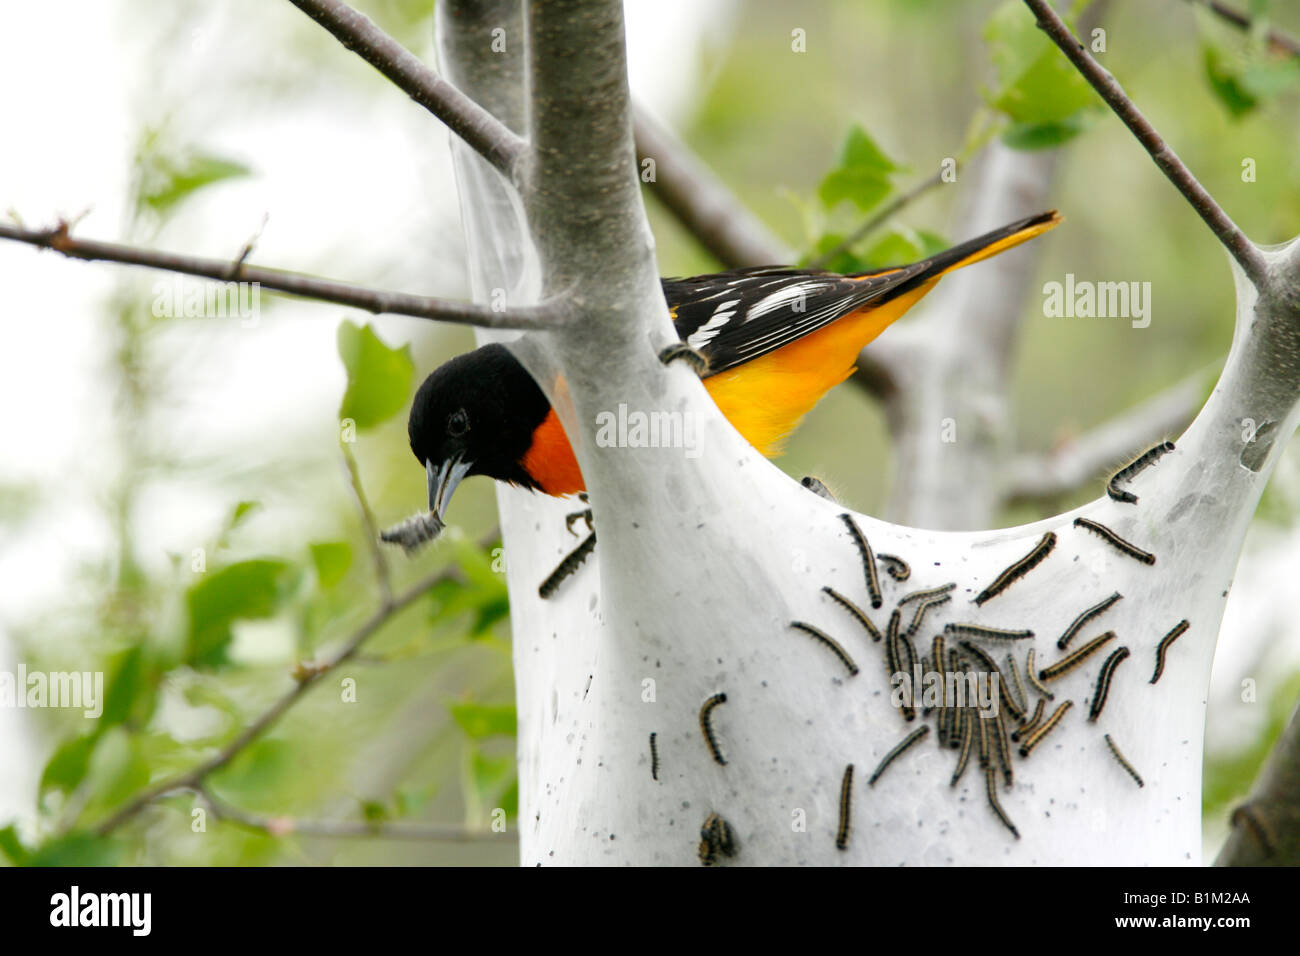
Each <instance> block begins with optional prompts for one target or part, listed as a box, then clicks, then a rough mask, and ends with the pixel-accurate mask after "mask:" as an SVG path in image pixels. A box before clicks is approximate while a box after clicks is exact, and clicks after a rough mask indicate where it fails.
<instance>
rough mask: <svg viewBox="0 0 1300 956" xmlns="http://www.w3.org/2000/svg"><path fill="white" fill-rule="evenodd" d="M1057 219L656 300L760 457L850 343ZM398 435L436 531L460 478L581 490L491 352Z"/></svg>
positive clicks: (446, 371) (460, 371)
mask: <svg viewBox="0 0 1300 956" xmlns="http://www.w3.org/2000/svg"><path fill="white" fill-rule="evenodd" d="M1060 221H1061V217H1060V216H1059V215H1058V214H1057V213H1056V212H1055V211H1052V212H1047V213H1042V214H1041V215H1037V216H1031V217H1029V218H1027V219H1022V220H1020V221H1018V222H1013V223H1011V224H1010V225H1007V226H1003V227H1002V228H1001V229H995V230H994V231H992V232H989V233H986V234H984V235H982V236H979V237H978V238H975V239H971V240H969V241H968V242H964V243H962V244H961V245H958V246H954V247H953V248H951V249H948V250H946V251H944V252H941V253H939V254H938V255H935V256H931V257H930V258H928V259H923V260H921V261H920V262H917V263H914V264H912V265H908V266H900V267H896V268H891V269H881V270H877V271H874V272H862V273H857V274H854V275H840V274H838V273H834V272H818V271H812V270H806V269H794V268H789V267H785V266H766V267H761V268H753V269H736V270H734V271H731V272H720V273H715V274H711V275H701V276H693V277H691V278H686V279H664V280H663V291H664V298H665V299H666V300H667V302H668V309H669V313H670V315H671V316H672V319H673V325H674V327H675V328H676V330H677V334H678V336H679V337H680V338H681V340H682V342H683V343H684V344H685V345H686V346H688V347H689V348H690V349H692V350H693V351H694V352H696V353H699V354H700V355H701V356H702V357H703V359H704V361H705V363H707V364H706V367H704V368H703V369H702V373H701V374H702V377H703V378H704V386H705V388H706V389H708V391H709V394H710V395H711V396H712V397H713V400H714V401H715V402H716V403H717V405H718V408H719V410H720V411H721V412H722V413H723V414H724V415H725V416H726V417H727V419H728V420H729V421H730V422H731V423H732V425H734V426H735V427H736V430H737V431H739V432H740V434H742V435H743V436H744V437H745V438H746V439H747V440H748V441H749V442H750V443H751V444H752V445H754V447H755V448H757V449H758V450H759V451H760V452H762V453H763V454H764V455H765V456H767V457H769V458H771V457H775V456H776V455H779V454H780V452H781V445H782V442H783V441H784V439H785V438H786V437H788V436H789V434H790V433H791V432H793V431H794V429H795V428H796V427H797V426H798V425H799V422H800V420H801V419H802V418H803V417H804V415H806V414H807V413H808V412H809V411H810V410H811V409H812V407H813V406H814V405H816V404H817V402H818V401H819V400H820V399H821V397H822V396H823V395H825V394H826V393H827V392H828V391H829V390H830V389H831V388H833V387H834V386H836V385H838V384H840V382H843V381H844V380H845V379H846V378H848V377H849V376H850V375H851V374H853V371H854V361H855V360H856V358H857V356H858V353H859V352H860V351H861V350H862V349H863V347H864V346H866V345H867V343H869V342H871V341H872V339H874V338H875V337H876V336H877V335H879V334H880V333H881V332H882V331H884V329H885V328H887V327H888V326H889V325H890V324H891V323H892V322H894V320H895V319H897V318H899V317H900V316H902V315H903V313H904V312H906V311H907V310H908V309H909V308H911V307H912V306H913V305H914V304H915V303H916V302H917V301H918V300H920V298H921V297H922V296H924V295H925V294H926V293H927V292H929V291H930V289H932V288H933V287H934V285H935V283H936V282H938V281H939V279H940V278H941V277H942V276H944V275H945V274H947V273H948V272H951V271H952V270H953V269H959V268H961V267H962V266H966V265H970V264H971V263H973V262H979V261H980V260H981V259H986V258H988V257H989V256H994V255H997V254H998V253H999V252H1002V251H1004V250H1006V249H1010V248H1011V247H1012V246H1016V245H1019V244H1020V243H1022V242H1025V241H1026V240H1028V239H1032V238H1034V237H1035V236H1037V235H1040V234H1041V233H1044V232H1046V231H1047V230H1049V229H1052V228H1053V227H1055V226H1056V225H1057V224H1058V223H1059V222H1060ZM408 431H409V434H410V439H411V451H413V452H414V453H415V457H416V458H417V459H418V460H419V461H420V463H421V464H423V465H424V467H425V471H426V473H427V475H428V481H429V510H430V512H431V515H430V518H431V519H432V518H433V516H435V515H436V519H435V520H436V522H437V523H438V524H439V525H440V524H441V520H442V518H443V516H444V514H445V513H446V509H447V504H448V502H449V501H450V500H451V496H452V493H453V492H454V491H455V490H456V487H457V485H459V484H460V482H461V480H462V479H464V478H465V477H466V476H469V475H487V476H489V477H491V478H495V479H497V480H498V481H505V482H509V483H510V484H514V485H520V486H522V487H525V488H530V489H532V490H534V491H541V492H544V493H545V494H548V495H556V496H563V495H570V494H574V493H576V492H579V491H583V490H585V484H584V482H583V478H582V472H581V471H580V470H579V468H578V461H577V458H576V457H575V456H574V453H573V448H572V447H571V446H570V444H569V440H568V438H567V437H566V436H565V434H564V429H563V428H562V427H561V425H560V420H559V418H558V416H557V415H556V413H555V410H554V409H553V408H551V405H550V403H549V402H548V401H547V399H546V396H545V395H544V394H542V390H541V389H540V388H539V387H538V386H537V384H536V383H535V382H534V381H533V379H532V377H531V376H530V375H529V374H528V372H527V371H526V370H525V369H524V367H523V366H522V365H521V364H520V363H519V362H518V361H517V360H516V359H515V358H514V356H513V355H511V354H510V352H509V350H508V349H506V347H505V346H503V345H485V346H483V347H481V348H478V349H475V350H474V351H472V352H469V353H466V354H465V355H460V356H457V357H456V358H454V359H451V360H450V361H449V362H447V363H445V364H444V365H442V366H441V367H440V368H438V369H437V370H436V371H435V372H433V374H431V375H430V376H429V377H428V378H426V379H425V380H424V383H423V384H422V385H421V386H420V389H419V391H418V392H417V393H416V395H415V401H414V403H413V404H412V406H411V417H410V422H409V425H408ZM435 533H436V532H435Z"/></svg>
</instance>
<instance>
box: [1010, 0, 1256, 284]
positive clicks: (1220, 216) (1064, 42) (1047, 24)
mask: <svg viewBox="0 0 1300 956" xmlns="http://www.w3.org/2000/svg"><path fill="white" fill-rule="evenodd" d="M1025 5H1026V6H1028V7H1029V9H1030V10H1031V11H1033V13H1034V15H1035V16H1036V17H1037V18H1038V26H1039V27H1040V28H1041V29H1042V30H1043V31H1044V32H1045V33H1046V34H1047V35H1048V36H1049V37H1051V38H1052V41H1053V42H1054V43H1055V44H1056V45H1057V46H1058V47H1060V48H1061V52H1063V53H1064V54H1065V55H1066V57H1068V58H1069V60H1070V62H1071V63H1073V64H1074V66H1075V68H1076V69H1077V70H1078V71H1079V73H1080V74H1082V76H1083V78H1084V79H1086V80H1087V81H1088V82H1089V83H1090V84H1091V85H1092V88H1093V89H1095V90H1096V91H1097V92H1098V94H1100V96H1101V98H1102V99H1103V100H1105V101H1106V105H1107V106H1109V107H1110V108H1111V110H1113V111H1114V113H1115V115H1116V116H1118V117H1119V118H1120V120H1121V121H1122V122H1123V123H1124V125H1125V126H1127V127H1128V128H1129V130H1130V131H1131V132H1132V133H1133V135H1134V136H1135V137H1137V140H1138V142H1139V143H1141V144H1142V146H1143V147H1144V148H1145V149H1146V151H1147V152H1148V153H1149V154H1150V155H1151V159H1152V160H1154V161H1155V164H1156V165H1157V166H1158V167H1160V171H1161V172H1163V173H1164V174H1165V176H1166V177H1168V179H1169V181H1170V182H1171V183H1173V184H1174V186H1175V187H1176V188H1177V189H1178V191H1179V192H1181V193H1182V194H1183V196H1184V197H1185V198H1186V199H1187V201H1188V203H1190V204H1191V206H1192V208H1193V209H1195V210H1196V213H1197V214H1198V215H1199V216H1200V217H1201V218H1202V219H1203V220H1205V224H1206V225H1207V226H1209V227H1210V230H1211V231H1212V232H1213V233H1214V234H1215V235H1216V236H1217V237H1218V238H1219V241H1220V242H1221V243H1223V245H1224V247H1225V248H1226V249H1227V250H1228V252H1229V253H1230V254H1231V255H1232V257H1233V258H1234V259H1236V260H1237V263H1238V264H1239V265H1240V266H1241V268H1242V271H1243V272H1245V273H1246V276H1247V278H1249V279H1250V281H1251V282H1252V283H1253V284H1254V285H1255V287H1256V288H1263V287H1264V286H1265V285H1266V284H1267V282H1268V274H1267V273H1268V267H1267V265H1266V263H1265V260H1264V255H1263V253H1262V252H1261V251H1260V250H1259V249H1258V248H1257V247H1256V246H1255V244H1254V243H1252V242H1251V241H1250V240H1249V239H1247V238H1246V235H1245V233H1243V232H1242V231H1241V229H1240V228H1238V226H1237V224H1236V223H1235V222H1233V221H1232V219H1231V217H1229V216H1228V214H1227V213H1226V212H1224V211H1223V207H1221V206H1220V205H1219V204H1218V203H1217V202H1216V201H1215V199H1214V197H1213V196H1211V195H1210V194H1209V192H1207V191H1206V189H1205V187H1204V186H1202V185H1201V184H1200V183H1199V182H1198V181H1197V179H1196V177H1195V176H1193V175H1192V173H1191V170H1189V169H1188V168H1187V166H1186V165H1185V164H1184V163H1183V161H1182V160H1181V159H1179V158H1178V155H1177V154H1176V153H1175V152H1174V151H1173V149H1171V148H1170V147H1169V144H1168V143H1166V142H1165V141H1164V140H1163V139H1161V138H1160V134H1159V133H1157V132H1156V129H1155V127H1154V126H1152V125H1151V123H1150V121H1149V120H1148V119H1147V118H1146V117H1145V116H1143V115H1142V113H1141V111H1140V110H1139V109H1138V108H1137V106H1136V105H1135V104H1134V103H1133V101H1132V100H1131V99H1129V98H1128V95H1127V94H1126V93H1125V92H1124V90H1123V88H1122V87H1121V86H1120V85H1119V82H1118V81H1117V80H1116V79H1115V77H1113V76H1111V74H1110V72H1109V71H1108V70H1106V69H1105V68H1104V67H1103V66H1101V64H1099V63H1098V62H1097V61H1096V60H1095V59H1093V57H1092V55H1091V54H1090V53H1089V52H1088V51H1087V49H1086V48H1085V47H1084V46H1083V44H1081V43H1080V42H1079V41H1078V40H1077V39H1076V38H1075V36H1074V34H1072V33H1071V32H1070V28H1069V27H1067V26H1066V25H1065V22H1064V21H1063V20H1062V19H1061V18H1060V17H1059V16H1057V14H1056V11H1054V10H1053V9H1052V8H1051V7H1050V6H1049V5H1048V3H1047V0H1025Z"/></svg>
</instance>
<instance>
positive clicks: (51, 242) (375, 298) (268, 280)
mask: <svg viewBox="0 0 1300 956" xmlns="http://www.w3.org/2000/svg"><path fill="white" fill-rule="evenodd" d="M0 239H11V240H13V241H14V242H22V243H26V244H27V245H29V246H36V247H38V248H41V249H53V250H55V251H56V252H61V253H63V255H65V256H67V257H68V258H70V259H81V260H84V261H86V262H97V261H100V262H119V263H122V264H124V265H132V266H143V267H144V268H147V269H161V270H164V271H166V272H179V273H181V274H183V275H192V276H200V277H202V278H205V279H213V280H215V281H218V282H226V281H228V280H229V277H230V272H231V263H230V261H229V260H225V259H207V258H202V257H199V256H185V255H179V254H177V253H172V252H161V251H158V250H155V249H145V248H142V247H140V246H130V245H125V244H122V243H117V242H100V241H97V240H94V239H75V238H73V237H72V236H71V235H70V234H69V231H68V224H67V223H65V222H60V223H59V224H58V225H57V226H55V227H54V228H53V229H44V230H36V229H24V228H22V227H19V226H11V225H7V224H5V223H0ZM239 275H240V278H241V281H243V282H249V283H257V284H258V285H260V286H264V287H266V288H267V289H271V290H274V291H276V292H284V293H287V294H288V295H296V296H301V297H302V298H306V299H316V300H317V301H320V302H335V303H338V304H339V305H348V306H353V307H355V308H358V309H364V310H366V311H367V312H373V313H375V314H379V313H385V312H386V313H389V314H391V315H409V316H414V317H415V318H419V319H434V320H437V321H439V322H452V323H455V324H457V325H473V326H478V327H480V328H489V329H537V328H555V327H557V326H559V325H562V324H563V322H564V318H565V309H564V306H563V305H562V304H561V303H560V302H558V301H555V300H552V301H551V302H544V303H541V304H539V305H523V306H511V307H510V308H508V309H503V310H501V311H497V310H496V309H494V308H492V307H490V306H486V305H480V304H477V303H474V302H453V301H451V300H449V299H439V298H436V297H434V296H427V295H412V294H410V293H406V292H390V291H388V290H385V289H371V288H367V287H365V286H359V285H353V284H352V283H350V282H339V281H337V280H334V279H321V278H317V277H315V276H307V275H302V274H301V273H297V272H286V271H284V270H281V269H267V268H263V267H260V266H250V265H246V264H242V263H241V264H240V267H239Z"/></svg>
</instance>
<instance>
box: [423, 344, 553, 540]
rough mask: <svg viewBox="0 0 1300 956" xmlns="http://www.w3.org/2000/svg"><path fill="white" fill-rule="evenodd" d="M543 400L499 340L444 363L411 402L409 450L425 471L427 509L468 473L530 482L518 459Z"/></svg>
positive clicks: (543, 409) (543, 410)
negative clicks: (426, 476) (426, 479)
mask: <svg viewBox="0 0 1300 956" xmlns="http://www.w3.org/2000/svg"><path fill="white" fill-rule="evenodd" d="M549 411H550V403H548V402H547V400H546V396H545V395H544V394H542V390H541V389H540V388H538V387H537V383H536V382H534V381H533V379H532V376H530V375H529V374H528V372H527V371H526V370H525V369H524V367H523V366H522V365H520V364H519V362H518V361H517V360H516V359H515V357H514V356H513V355H511V354H510V352H509V350H508V349H507V348H506V347H505V346H504V345H485V346H483V347H482V348H478V349H475V350H474V351H473V352H468V353H466V354H464V355H458V356H456V358H454V359H452V360H451V361H449V362H446V363H444V364H443V365H442V366H441V367H439V368H438V369H437V370H436V371H434V373H433V374H432V375H430V376H429V377H428V378H426V379H425V380H424V384H422V385H421V386H420V389H419V391H417V392H416V393H415V401H414V402H413V403H412V405H411V418H410V421H409V422H408V424H407V433H408V434H409V435H410V438H411V451H412V452H414V453H415V457H416V458H417V459H418V460H419V462H420V464H422V465H424V467H425V471H426V472H427V473H428V476H429V510H430V511H433V512H436V513H437V515H438V517H439V518H441V517H443V515H444V513H445V512H446V510H447V503H448V502H449V501H450V500H451V495H452V492H454V491H455V490H456V486H457V485H458V484H460V482H461V479H462V478H465V477H466V476H468V475H487V476H488V477H490V478H496V479H497V480H498V481H508V482H511V483H512V484H518V485H524V486H525V487H529V488H533V487H536V484H535V482H533V480H532V479H531V478H530V477H529V475H528V472H527V471H526V470H525V469H524V466H523V463H522V462H523V457H524V455H525V454H526V453H527V451H528V449H529V447H530V446H531V445H532V440H533V432H534V431H535V430H536V429H537V426H538V425H540V424H541V423H542V420H543V419H545V418H546V415H547V412H549Z"/></svg>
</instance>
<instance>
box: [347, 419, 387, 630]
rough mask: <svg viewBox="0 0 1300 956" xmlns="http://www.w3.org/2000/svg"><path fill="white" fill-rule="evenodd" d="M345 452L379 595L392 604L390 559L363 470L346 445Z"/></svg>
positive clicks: (353, 494)
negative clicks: (380, 533) (382, 541)
mask: <svg viewBox="0 0 1300 956" xmlns="http://www.w3.org/2000/svg"><path fill="white" fill-rule="evenodd" d="M341 448H342V452H343V467H344V468H345V469H346V470H347V473H348V485H349V486H350V487H351V488H352V498H353V500H354V501H355V502H356V505H357V510H358V511H359V512H360V513H361V530H362V532H363V533H364V534H365V536H366V542H367V543H368V544H369V545H370V559H371V561H373V562H374V565H375V577H376V579H378V581H379V595H380V597H381V598H382V599H383V603H384V604H391V603H392V601H393V581H392V574H391V573H390V572H389V569H388V558H387V557H386V556H385V555H384V549H383V548H381V547H380V546H379V526H378V525H377V524H376V523H375V514H374V512H373V511H371V510H370V502H369V501H368V500H367V499H366V491H365V488H364V487H362V485H361V469H360V468H358V467H357V460H356V458H355V457H353V455H352V451H351V449H349V448H348V446H347V445H346V444H344V445H342V446H341Z"/></svg>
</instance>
